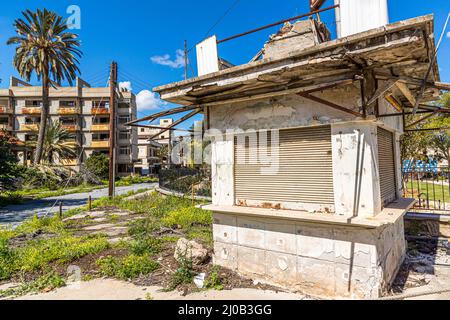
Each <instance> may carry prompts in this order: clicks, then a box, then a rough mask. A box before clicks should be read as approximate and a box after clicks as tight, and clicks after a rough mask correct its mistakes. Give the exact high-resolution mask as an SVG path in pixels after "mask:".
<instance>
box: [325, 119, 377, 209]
mask: <svg viewBox="0 0 450 320" xmlns="http://www.w3.org/2000/svg"><path fill="white" fill-rule="evenodd" d="M331 134H332V149H333V183H334V198H335V207H336V213H337V214H339V215H345V216H350V217H351V216H354V217H356V216H358V217H373V216H375V215H377V214H379V213H380V212H381V196H380V179H379V174H378V142H377V126H376V124H375V123H374V122H347V123H341V124H333V125H332V128H331Z"/></svg>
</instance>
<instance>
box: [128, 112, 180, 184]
mask: <svg viewBox="0 0 450 320" xmlns="http://www.w3.org/2000/svg"><path fill="white" fill-rule="evenodd" d="M172 123H173V119H161V120H160V121H159V125H156V126H155V127H161V128H167V127H168V126H170V125H171V124H172ZM160 132H161V129H158V128H138V149H139V153H138V161H137V162H136V164H135V173H137V174H141V175H149V174H156V173H157V172H158V169H159V168H161V166H162V165H163V163H164V159H161V158H160V157H159V156H158V151H159V149H161V148H163V147H164V146H167V145H169V142H170V141H171V138H172V137H171V135H172V134H171V132H172V131H166V132H163V133H161V134H160V135H159V136H158V137H157V138H155V139H153V140H151V141H150V138H152V137H153V136H155V135H157V134H158V133H160Z"/></svg>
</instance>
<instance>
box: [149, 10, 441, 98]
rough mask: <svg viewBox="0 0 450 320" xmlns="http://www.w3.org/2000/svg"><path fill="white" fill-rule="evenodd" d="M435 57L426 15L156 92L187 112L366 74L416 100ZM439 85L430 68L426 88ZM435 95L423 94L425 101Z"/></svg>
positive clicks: (431, 20)
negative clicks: (397, 85)
mask: <svg viewBox="0 0 450 320" xmlns="http://www.w3.org/2000/svg"><path fill="white" fill-rule="evenodd" d="M434 52H435V41H434V17H433V15H427V16H422V17H417V18H414V19H409V20H405V21H401V22H397V23H393V24H389V25H387V26H384V27H380V28H377V29H373V30H369V31H366V32H362V33H359V34H355V35H352V36H348V37H345V38H340V39H337V40H333V41H328V42H324V43H321V44H319V45H316V46H314V47H310V48H306V49H303V50H298V51H294V52H291V53H289V54H286V55H284V56H280V57H279V58H277V59H262V60H259V61H255V62H251V63H248V64H244V65H240V66H236V67H232V68H229V69H225V70H221V71H218V72H215V73H211V74H208V75H204V76H201V77H196V78H192V79H188V80H185V81H181V82H176V83H171V84H168V85H164V86H160V87H156V88H154V89H153V91H155V92H158V93H160V95H161V98H162V99H163V100H166V101H169V102H172V103H176V104H181V105H185V106H193V105H198V106H208V105H215V104H222V103H232V102H234V101H239V99H244V98H246V97H258V96H261V97H263V96H264V95H268V96H270V95H272V94H275V93H278V94H288V93H296V92H302V90H305V88H306V89H310V88H312V87H315V86H319V87H320V86H326V84H330V83H331V84H332V83H333V82H338V81H341V80H346V79H356V78H355V77H357V76H358V75H361V74H362V73H363V72H365V71H368V70H369V71H373V73H374V74H376V75H378V74H379V75H381V76H383V77H389V76H392V77H404V78H408V79H411V81H412V82H414V81H416V82H417V85H416V86H415V85H414V84H412V85H411V87H410V90H411V91H412V93H413V94H415V93H416V92H417V91H418V90H420V83H421V81H422V80H423V79H424V78H425V76H426V73H427V69H428V68H429V66H430V63H431V61H432V59H433V56H434ZM439 81H440V77H439V69H438V66H437V63H434V66H433V69H432V72H431V75H430V78H429V79H428V82H429V83H432V84H434V83H436V82H439ZM437 93H438V90H436V89H433V88H430V89H427V91H426V93H425V95H424V100H425V101H426V100H427V99H428V100H430V99H431V98H432V97H435V96H436V95H437Z"/></svg>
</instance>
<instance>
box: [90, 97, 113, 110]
mask: <svg viewBox="0 0 450 320" xmlns="http://www.w3.org/2000/svg"><path fill="white" fill-rule="evenodd" d="M92 106H93V107H97V108H109V98H105V99H103V100H96V101H92Z"/></svg>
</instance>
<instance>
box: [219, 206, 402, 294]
mask: <svg viewBox="0 0 450 320" xmlns="http://www.w3.org/2000/svg"><path fill="white" fill-rule="evenodd" d="M404 239H405V238H404V226H403V219H402V218H399V219H398V220H397V221H396V222H395V223H389V224H386V225H383V226H381V227H378V228H367V229H365V228H362V227H355V226H339V225H331V224H323V223H307V222H299V221H288V220H279V219H277V220H273V219H270V218H266V217H261V218H255V217H246V216H242V215H236V214H233V213H230V214H227V213H226V214H224V213H215V214H214V247H215V255H214V263H215V264H217V265H221V266H224V267H227V268H230V269H232V270H236V271H237V272H239V273H240V274H242V275H245V276H249V277H251V278H252V279H257V280H262V281H265V282H267V283H270V284H274V285H278V286H282V287H285V288H287V289H289V290H292V291H301V292H303V293H306V294H311V295H318V296H326V297H330V298H334V297H335V298H354V299H371V298H377V297H379V296H380V294H381V292H382V291H383V290H384V289H386V288H387V287H388V286H389V285H390V284H391V282H392V281H393V280H394V278H395V276H396V273H397V271H398V269H399V267H400V265H401V263H402V262H403V259H404V255H405V251H406V247H405V240H404Z"/></svg>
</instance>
